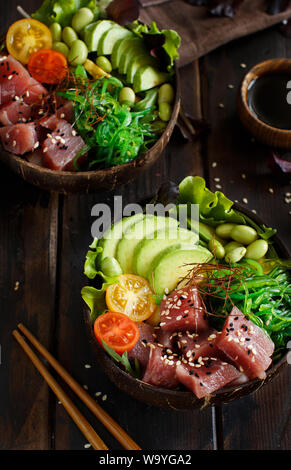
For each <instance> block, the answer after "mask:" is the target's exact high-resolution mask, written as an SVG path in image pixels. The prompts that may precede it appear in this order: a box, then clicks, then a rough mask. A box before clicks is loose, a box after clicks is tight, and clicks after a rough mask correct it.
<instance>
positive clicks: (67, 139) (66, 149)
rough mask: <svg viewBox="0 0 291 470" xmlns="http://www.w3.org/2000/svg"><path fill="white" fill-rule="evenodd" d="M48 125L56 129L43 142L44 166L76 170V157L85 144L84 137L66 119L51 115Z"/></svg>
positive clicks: (47, 121) (54, 168) (53, 168)
mask: <svg viewBox="0 0 291 470" xmlns="http://www.w3.org/2000/svg"><path fill="white" fill-rule="evenodd" d="M42 125H44V123H43V122H42ZM46 125H47V127H48V128H50V129H54V130H53V132H52V133H51V134H48V135H47V139H46V140H45V141H44V143H43V147H42V150H43V153H44V166H46V167H48V168H51V169H52V170H59V171H61V170H68V171H74V165H73V162H74V158H75V157H76V156H77V154H78V153H79V152H80V150H82V148H83V147H84V145H85V143H84V141H83V139H82V138H81V137H80V136H78V135H76V131H75V130H74V129H73V128H72V126H71V124H69V123H68V122H67V121H65V120H64V119H58V118H57V117H56V116H51V117H50V118H48V119H47V120H46Z"/></svg>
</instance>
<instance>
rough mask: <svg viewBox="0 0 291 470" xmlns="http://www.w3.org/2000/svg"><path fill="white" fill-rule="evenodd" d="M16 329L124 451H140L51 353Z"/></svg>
mask: <svg viewBox="0 0 291 470" xmlns="http://www.w3.org/2000/svg"><path fill="white" fill-rule="evenodd" d="M18 328H19V330H20V331H21V332H22V333H23V334H24V335H25V336H26V338H27V339H28V340H29V341H30V342H31V343H32V344H33V346H34V347H35V348H36V349H37V351H38V352H39V353H40V354H41V355H42V356H43V357H44V358H45V359H46V360H47V361H48V363H49V364H50V365H51V366H52V367H53V368H54V369H55V371H56V372H57V373H58V374H59V375H60V377H61V378H62V379H63V380H64V381H65V382H66V383H67V384H68V385H69V387H70V388H71V389H72V390H73V391H74V392H75V393H76V395H77V396H78V397H79V398H80V399H81V400H82V401H83V403H85V405H86V406H87V407H88V408H89V409H90V411H92V413H93V414H94V415H95V416H96V417H97V418H98V419H99V421H101V423H102V424H103V425H104V426H105V427H106V429H107V430H108V431H109V432H110V433H111V434H112V435H113V436H114V437H115V438H116V440H117V441H118V442H119V443H120V444H121V445H122V446H123V447H124V448H125V449H127V450H141V448H140V447H139V446H138V445H137V444H136V442H134V440H133V439H132V438H131V437H130V436H129V435H128V434H127V433H126V432H125V431H124V430H123V429H122V428H121V427H120V426H119V424H118V423H117V422H116V421H114V419H113V418H111V416H110V415H109V414H108V413H107V412H106V411H105V410H103V408H102V407H101V406H100V405H98V403H96V402H95V400H93V398H91V397H90V395H89V394H88V393H87V392H86V391H85V390H84V389H83V387H81V385H79V384H78V382H76V380H75V379H74V378H73V377H72V376H71V375H70V374H69V373H68V372H67V371H66V370H65V369H64V367H63V366H62V365H61V364H60V363H59V362H58V361H57V360H56V359H55V358H54V357H53V356H52V355H51V353H50V352H49V351H48V350H47V349H46V348H45V347H44V346H43V345H42V344H41V343H40V342H39V341H38V340H37V339H36V338H35V336H34V335H33V334H32V333H31V332H30V331H29V330H28V329H27V328H26V327H25V326H24V325H23V324H21V323H20V324H19V325H18ZM16 334H17V337H16ZM13 336H14V337H15V338H16V339H17V341H18V340H19V337H20V338H21V340H22V344H21V343H20V344H21V346H22V347H23V342H24V343H25V347H26V349H24V347H23V349H24V350H25V352H26V353H27V354H28V352H27V348H28V349H29V350H30V351H31V353H32V354H33V355H34V356H35V358H36V359H37V360H38V361H39V363H40V364H41V366H43V368H44V369H45V372H46V373H48V374H49V372H48V370H47V369H46V368H45V366H44V365H43V363H42V362H41V361H40V360H39V359H38V358H37V356H36V355H35V354H34V353H33V351H32V350H31V349H30V347H29V346H28V345H27V343H26V342H25V340H24V339H23V338H22V336H21V335H20V334H19V333H18V332H17V331H16V330H14V331H13ZM18 342H19V341H18ZM31 353H29V354H28V355H29V357H30V359H31V360H32V362H33V363H34V365H35V366H36V367H37V365H36V363H35V362H34V360H33V359H32V357H31V355H30V354H31ZM37 368H38V367H37ZM38 370H39V369H38ZM39 371H40V370H39ZM40 373H41V374H42V372H41V371H40ZM42 375H43V374H42ZM43 377H44V379H45V380H46V381H47V379H46V377H47V375H46V377H45V376H44V375H43ZM51 377H52V376H51ZM52 378H53V377H52ZM53 380H54V379H53ZM47 382H48V381H47ZM48 384H49V382H48ZM49 385H50V384H49ZM53 391H54V390H53ZM55 393H56V392H55ZM63 393H64V392H63ZM56 395H57V394H56ZM57 396H58V395H57ZM59 399H60V401H61V402H62V403H63V400H62V399H61V398H59ZM66 410H67V408H66ZM67 411H68V410H67ZM69 414H70V413H69ZM77 424H78V423H77ZM94 432H95V431H94ZM95 434H96V433H95ZM86 437H87V436H86ZM99 439H100V438H99ZM88 440H89V442H90V443H91V441H90V439H89V438H88ZM103 444H104V443H103ZM92 446H93V444H92ZM93 447H94V446H93Z"/></svg>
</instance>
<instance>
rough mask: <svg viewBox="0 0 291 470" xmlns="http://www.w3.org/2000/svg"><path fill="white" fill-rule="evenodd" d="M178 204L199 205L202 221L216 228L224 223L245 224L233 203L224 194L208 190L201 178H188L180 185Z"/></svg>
mask: <svg viewBox="0 0 291 470" xmlns="http://www.w3.org/2000/svg"><path fill="white" fill-rule="evenodd" d="M178 203H180V204H199V211H200V220H201V221H202V222H205V223H207V224H208V225H212V226H216V225H219V224H221V223H224V222H231V223H236V224H245V219H244V216H243V215H242V214H240V213H239V212H237V211H236V210H234V209H233V208H232V206H233V204H234V203H233V202H232V201H231V200H230V199H228V198H227V197H226V196H225V195H224V194H223V193H222V192H220V191H216V192H215V193H213V192H212V191H210V190H209V189H208V188H206V183H205V180H204V179H203V178H201V177H200V176H187V177H186V178H184V179H183V181H181V183H180V185H179V197H178Z"/></svg>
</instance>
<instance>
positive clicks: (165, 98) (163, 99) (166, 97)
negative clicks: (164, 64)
mask: <svg viewBox="0 0 291 470" xmlns="http://www.w3.org/2000/svg"><path fill="white" fill-rule="evenodd" d="M174 98H175V92H174V88H173V87H172V85H170V83H164V84H163V85H162V86H160V88H159V97H158V102H159V104H161V103H169V104H172V103H173V101H174Z"/></svg>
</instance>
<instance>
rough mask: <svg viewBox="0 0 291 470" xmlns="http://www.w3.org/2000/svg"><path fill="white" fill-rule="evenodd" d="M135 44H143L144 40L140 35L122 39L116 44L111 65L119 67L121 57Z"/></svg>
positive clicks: (114, 67) (115, 67)
mask: <svg viewBox="0 0 291 470" xmlns="http://www.w3.org/2000/svg"><path fill="white" fill-rule="evenodd" d="M135 44H142V40H141V39H140V38H138V37H131V38H125V39H120V40H119V41H117V42H116V43H115V44H114V47H113V49H112V55H111V65H112V68H113V69H118V68H119V65H120V61H121V58H122V57H123V55H124V54H125V53H127V51H128V49H130V47H131V46H133V45H135Z"/></svg>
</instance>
